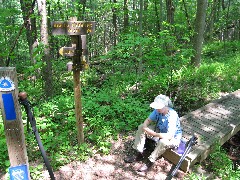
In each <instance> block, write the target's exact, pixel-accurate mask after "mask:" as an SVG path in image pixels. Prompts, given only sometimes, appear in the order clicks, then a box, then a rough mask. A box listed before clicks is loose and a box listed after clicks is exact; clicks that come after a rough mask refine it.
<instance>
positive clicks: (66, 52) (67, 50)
mask: <svg viewBox="0 0 240 180" xmlns="http://www.w3.org/2000/svg"><path fill="white" fill-rule="evenodd" d="M59 54H61V55H62V56H68V57H73V56H74V55H75V48H74V47H62V48H61V49H59Z"/></svg>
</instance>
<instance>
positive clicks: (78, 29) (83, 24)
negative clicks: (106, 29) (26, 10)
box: [51, 21, 95, 35]
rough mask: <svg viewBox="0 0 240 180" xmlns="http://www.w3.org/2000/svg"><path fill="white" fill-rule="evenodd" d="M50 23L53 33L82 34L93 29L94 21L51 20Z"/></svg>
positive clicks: (88, 32)
mask: <svg viewBox="0 0 240 180" xmlns="http://www.w3.org/2000/svg"><path fill="white" fill-rule="evenodd" d="M51 25H52V34H53V35H84V34H93V33H94V31H95V22H94V21H53V22H52V23H51Z"/></svg>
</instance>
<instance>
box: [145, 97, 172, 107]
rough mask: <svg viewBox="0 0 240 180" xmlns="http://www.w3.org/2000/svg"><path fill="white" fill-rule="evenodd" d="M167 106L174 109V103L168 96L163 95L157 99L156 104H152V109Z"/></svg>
mask: <svg viewBox="0 0 240 180" xmlns="http://www.w3.org/2000/svg"><path fill="white" fill-rule="evenodd" d="M165 106H169V107H172V102H171V100H170V99H169V97H168V96H166V95H162V94H160V95H158V96H157V97H155V99H154V102H152V103H151V104H150V107H151V108H154V109H162V108H164V107H165Z"/></svg>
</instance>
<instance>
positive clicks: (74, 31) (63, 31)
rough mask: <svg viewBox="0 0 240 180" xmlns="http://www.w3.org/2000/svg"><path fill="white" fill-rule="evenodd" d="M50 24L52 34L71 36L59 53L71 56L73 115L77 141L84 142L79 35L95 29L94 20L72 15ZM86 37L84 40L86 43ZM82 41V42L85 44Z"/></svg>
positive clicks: (80, 41) (80, 42) (81, 48)
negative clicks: (69, 41)
mask: <svg viewBox="0 0 240 180" xmlns="http://www.w3.org/2000/svg"><path fill="white" fill-rule="evenodd" d="M51 24H52V34H53V35H69V36H71V44H72V47H62V48H61V49H60V50H59V53H60V54H61V55H62V56H67V57H72V61H73V64H72V66H73V69H72V70H73V82H74V88H73V89H74V102H75V116H76V126H77V139H78V143H79V144H81V143H83V142H84V133H83V117H82V103H81V81H80V71H81V70H82V69H83V63H82V62H81V58H82V55H83V49H84V50H85V49H86V46H84V47H83V46H82V37H81V35H86V34H93V33H94V30H95V22H93V21H77V18H76V17H72V18H70V19H69V21H54V22H52V23H51ZM85 40H86V38H84V42H85V43H86V41H85ZM85 43H84V44H85ZM84 52H85V51H84Z"/></svg>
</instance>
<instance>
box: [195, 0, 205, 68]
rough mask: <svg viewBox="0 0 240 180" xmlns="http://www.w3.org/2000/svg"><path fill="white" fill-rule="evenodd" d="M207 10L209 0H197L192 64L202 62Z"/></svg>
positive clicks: (198, 64)
mask: <svg viewBox="0 0 240 180" xmlns="http://www.w3.org/2000/svg"><path fill="white" fill-rule="evenodd" d="M206 10H207V0H198V1H197V13H196V20H195V35H194V38H193V49H194V50H195V54H194V57H193V58H192V59H191V63H192V65H194V66H196V67H198V66H200V64H201V52H202V44H203V34H204V29H205V24H206V23H205V19H206Z"/></svg>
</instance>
